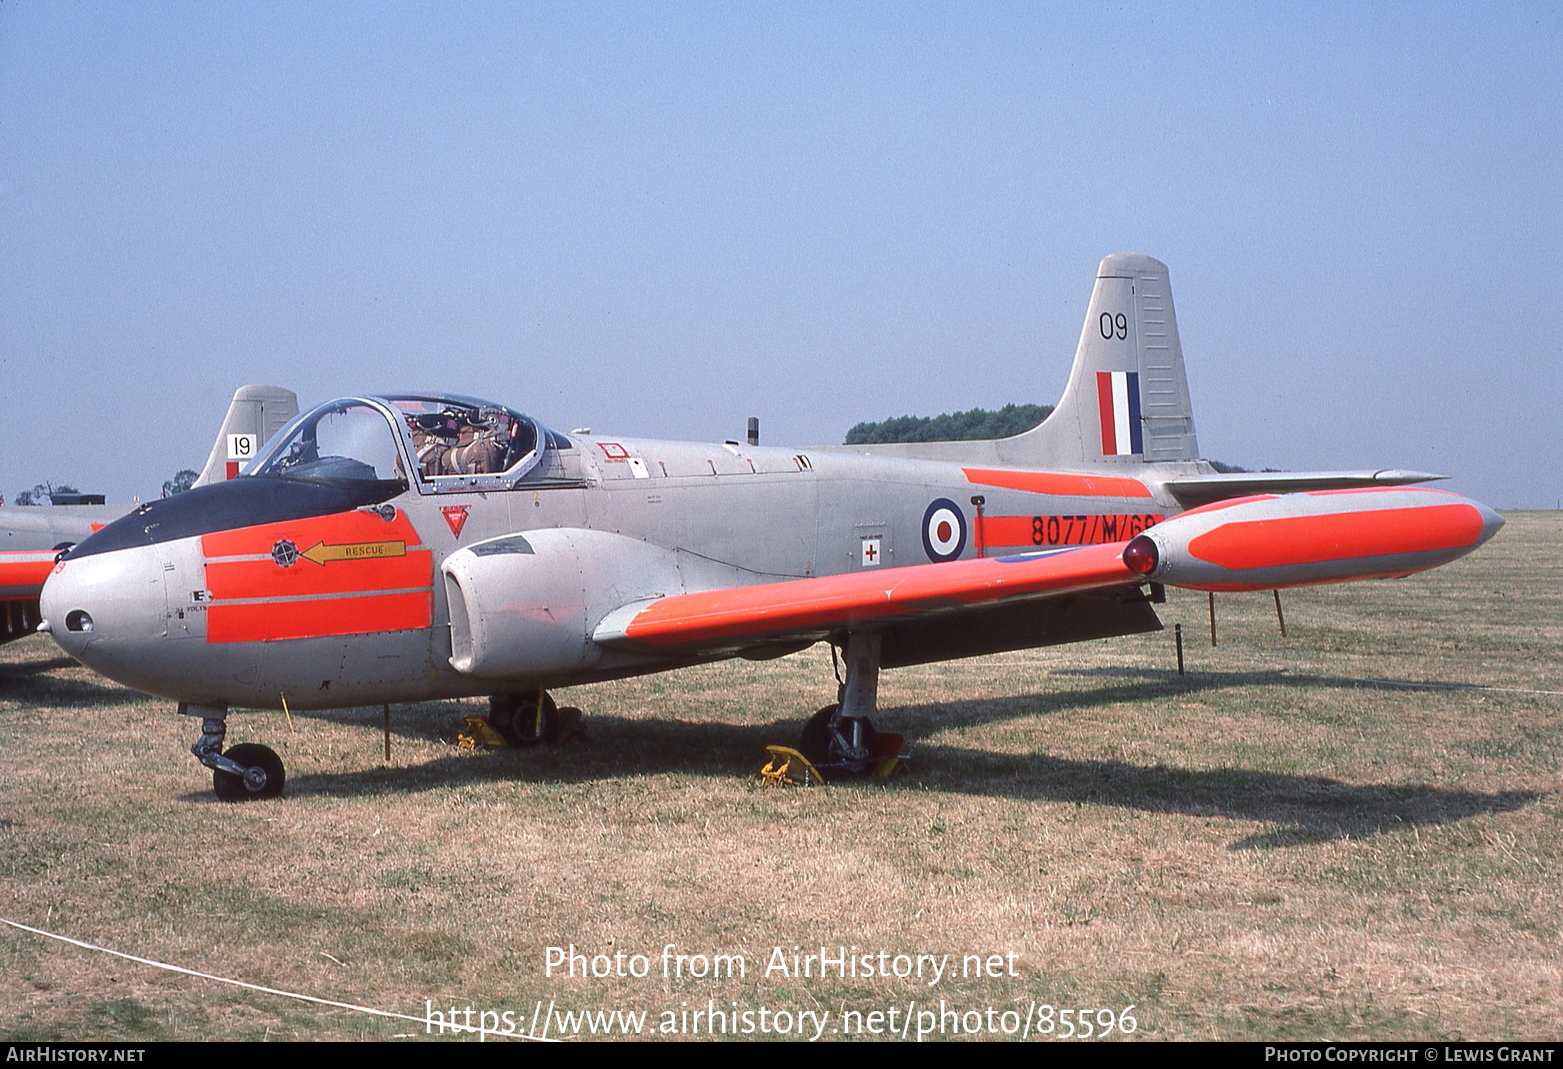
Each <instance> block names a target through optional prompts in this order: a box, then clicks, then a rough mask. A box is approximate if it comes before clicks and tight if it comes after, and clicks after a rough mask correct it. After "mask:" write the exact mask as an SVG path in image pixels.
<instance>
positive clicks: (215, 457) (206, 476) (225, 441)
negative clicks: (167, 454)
mask: <svg viewBox="0 0 1563 1069" xmlns="http://www.w3.org/2000/svg"><path fill="white" fill-rule="evenodd" d="M296 415H298V395H297V394H295V393H294V392H293V391H292V390H287V389H284V388H282V387H281V386H240V387H239V388H238V390H236V391H234V395H233V402H232V403H231V404H229V406H228V415H227V417H226V418H224V419H223V425H222V427H221V429H219V430H218V432H217V440H216V441H215V442H213V443H212V452H211V454H210V455H209V456H208V457H207V458H206V467H204V468H202V469H201V475H200V477H199V478H198V479H196V480H195V485H196V486H205V485H206V484H207V483H220V482H222V481H223V480H224V479H232V478H233V477H234V476H236V475H238V474H239V472H240V471H242V470H243V468H244V465H245V464H246V463H248V462H249V461H250V460H252V459H254V457H255V454H257V453H258V452H260V447H261V446H262V445H264V444H265V443H266V439H268V438H270V437H271V436H272V435H273V434H276V433H277V432H278V431H279V430H281V429H282V428H283V427H284V426H286V425H287V422H288V421H289V420H290V419H292V418H293V417H294V416H296Z"/></svg>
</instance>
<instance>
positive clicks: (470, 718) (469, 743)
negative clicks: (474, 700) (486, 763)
mask: <svg viewBox="0 0 1563 1069" xmlns="http://www.w3.org/2000/svg"><path fill="white" fill-rule="evenodd" d="M462 719H463V720H465V721H466V722H467V730H466V732H464V733H463V734H460V735H457V736H456V745H457V746H459V747H461V748H462V749H463V750H476V749H477V748H478V747H479V746H481V747H483V748H484V749H485V750H502V749H504V748H505V747H507V746H509V745H510V744H509V743H508V742H506V741H505V737H504V736H503V735H501V734H500V733H499V732H497V731H495V730H494V727H493V725H491V724H490V723H489V722H488V717H486V716H479V715H478V714H477V713H468V714H467V715H466V716H464V717H462Z"/></svg>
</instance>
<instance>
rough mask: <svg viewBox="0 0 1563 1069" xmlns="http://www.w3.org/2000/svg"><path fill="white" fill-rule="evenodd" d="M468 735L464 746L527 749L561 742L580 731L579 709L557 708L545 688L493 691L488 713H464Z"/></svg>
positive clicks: (464, 737)
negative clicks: (513, 692) (501, 692)
mask: <svg viewBox="0 0 1563 1069" xmlns="http://www.w3.org/2000/svg"><path fill="white" fill-rule="evenodd" d="M466 721H467V727H468V729H469V731H470V732H471V734H470V735H463V736H462V740H463V741H462V745H463V746H511V747H516V748H526V747H529V746H537V745H539V744H546V745H549V746H552V745H554V744H556V743H560V742H563V741H564V740H565V739H567V738H569V737H570V736H571V735H574V734H575V733H576V732H578V731H579V730H580V726H581V711H580V710H579V709H577V708H575V707H574V706H570V705H566V706H564V707H562V708H561V707H560V706H557V705H555V704H554V699H553V697H552V696H551V695H549V693H548V692H547V691H545V690H536V691H530V692H528V693H525V694H495V695H494V696H492V697H491V698H489V700H488V716H486V717H484V716H478V715H476V714H472V715H469V716H467V718H466Z"/></svg>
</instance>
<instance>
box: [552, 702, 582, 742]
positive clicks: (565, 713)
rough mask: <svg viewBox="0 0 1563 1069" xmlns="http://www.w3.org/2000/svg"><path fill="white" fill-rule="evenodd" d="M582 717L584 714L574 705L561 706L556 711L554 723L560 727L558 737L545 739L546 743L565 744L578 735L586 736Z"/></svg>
mask: <svg viewBox="0 0 1563 1069" xmlns="http://www.w3.org/2000/svg"><path fill="white" fill-rule="evenodd" d="M582 715H584V714H582V712H581V711H580V710H579V709H577V708H576V707H575V706H573V705H561V706H559V708H558V709H556V710H554V717H555V720H554V722H555V723H556V724H557V725H558V727H557V735H558V737H557V738H551V739H545V740H544V741H545V742H564V741H565V740H566V739H573V738H574V737H575V736H577V735H582V734H584V733H585V732H584V731H583V730H582V728H581V717H582Z"/></svg>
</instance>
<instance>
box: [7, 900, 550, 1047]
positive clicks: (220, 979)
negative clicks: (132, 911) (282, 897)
mask: <svg viewBox="0 0 1563 1069" xmlns="http://www.w3.org/2000/svg"><path fill="white" fill-rule="evenodd" d="M0 924H9V925H10V926H11V927H12V928H19V929H21V930H22V931H24V932H31V933H32V934H34V935H41V936H44V937H45V938H47V939H58V940H59V941H60V942H62V943H69V944H71V946H78V947H81V948H82V949H84V950H96V951H97V952H98V953H100V954H112V955H113V956H114V957H116V958H124V959H125V960H126V961H134V962H136V963H137V964H140V965H150V966H152V967H153V968H154V969H167V970H168V971H169V972H176V973H183V974H184V975H185V976H194V977H198V978H199V979H202V980H215V981H216V982H217V983H219V984H232V985H233V986H234V987H243V988H247V989H249V990H250V991H259V992H262V993H263V994H267V995H280V996H281V997H283V998H292V999H298V1000H299V1001H300V1002H313V1003H315V1004H316V1005H318V1006H335V1007H336V1008H337V1009H341V1010H354V1011H356V1012H358V1013H368V1014H373V1015H374V1016H376V1017H394V1018H396V1019H398V1020H402V1021H415V1022H417V1023H418V1024H421V1025H423V1026H424V1027H425V1028H427V1027H428V1026H429V1020H428V1018H427V1017H414V1016H412V1015H411V1014H407V1013H393V1012H392V1011H390V1010H377V1009H374V1008H373V1007H372V1006H357V1005H354V1004H353V1003H351V1002H335V1001H333V1000H331V999H328V998H316V997H315V996H314V995H300V994H297V993H296V992H293V991H282V990H279V989H278V988H275V987H262V986H261V985H260V984H251V983H246V982H245V981H243V980H230V979H229V978H228V977H226V976H213V975H212V974H211V973H205V972H196V971H195V970H194V969H186V968H184V967H182V966H179V965H170V964H168V963H167V962H165V961H153V960H152V959H151V958H138V957H136V956H135V955H134V954H126V953H125V952H124V951H121V950H110V949H109V948H108V947H100V946H98V945H96V944H94V943H84V942H82V941H81V940H80V939H72V938H71V937H70V936H68V935H58V934H56V933H54V932H46V931H44V930H43V929H42V928H33V927H31V926H30V925H26V924H19V923H17V922H16V921H13V920H7V919H6V918H4V917H0ZM451 1027H453V1026H452V1025H443V1026H442V1030H443V1029H444V1028H451ZM454 1027H459V1028H461V1029H463V1030H465V1031H472V1032H476V1031H478V1029H476V1028H468V1027H467V1026H465V1025H461V1026H454ZM487 1034H488V1035H494V1036H503V1037H505V1038H507V1039H511V1038H513V1039H536V1040H537V1041H538V1042H554V1041H553V1040H544V1039H541V1038H540V1037H536V1036H529V1035H525V1034H524V1033H519V1032H517V1033H510V1032H489V1033H487Z"/></svg>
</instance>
